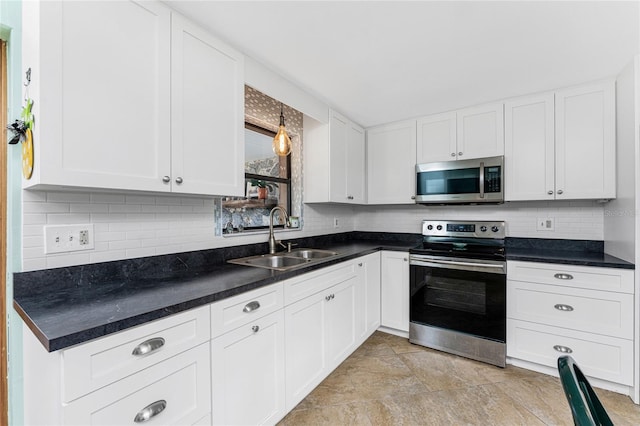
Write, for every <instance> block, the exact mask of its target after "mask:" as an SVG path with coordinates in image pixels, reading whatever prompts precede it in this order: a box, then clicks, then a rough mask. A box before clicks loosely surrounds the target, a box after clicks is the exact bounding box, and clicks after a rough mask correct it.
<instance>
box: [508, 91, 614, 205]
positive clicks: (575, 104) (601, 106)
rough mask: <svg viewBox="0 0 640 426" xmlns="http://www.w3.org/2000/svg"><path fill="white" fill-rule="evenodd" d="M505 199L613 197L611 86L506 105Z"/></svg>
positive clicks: (526, 99) (530, 98) (523, 98)
mask: <svg viewBox="0 0 640 426" xmlns="http://www.w3.org/2000/svg"><path fill="white" fill-rule="evenodd" d="M505 180H506V182H505V190H506V194H505V200H507V201H517V200H553V199H556V200H569V199H607V198H615V195H616V193H615V185H616V178H615V82H613V81H604V82H600V83H596V84H589V85H585V86H578V87H572V88H568V89H564V90H559V91H556V92H555V93H551V92H550V93H543V94H539V95H534V96H528V97H522V98H518V99H514V100H509V101H507V102H506V103H505Z"/></svg>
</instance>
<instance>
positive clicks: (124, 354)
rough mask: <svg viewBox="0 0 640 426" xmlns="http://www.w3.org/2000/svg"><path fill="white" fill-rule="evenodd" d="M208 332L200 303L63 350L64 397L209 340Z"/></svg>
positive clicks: (205, 312)
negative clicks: (188, 309) (180, 311)
mask: <svg viewBox="0 0 640 426" xmlns="http://www.w3.org/2000/svg"><path fill="white" fill-rule="evenodd" d="M209 334H210V332H209V307H208V306H203V307H201V308H198V309H193V310H190V311H187V312H183V313H180V314H177V315H172V316H170V317H168V318H165V319H161V320H158V321H154V322H151V323H148V324H144V325H141V326H139V327H135V328H132V329H130V330H126V331H123V332H120V333H117V334H112V335H109V336H106V337H103V338H101V339H98V340H95V341H93V342H89V343H85V344H82V345H78V346H75V347H73V348H70V349H67V350H64V351H62V354H61V355H62V367H63V368H62V375H63V380H62V382H63V383H62V387H63V400H64V401H65V402H68V401H72V400H74V399H76V398H78V397H80V396H82V395H85V394H87V393H89V392H92V391H94V390H96V389H99V388H101V387H103V386H106V385H108V384H110V383H113V382H115V381H117V380H119V379H121V378H123V377H125V376H129V375H131V374H133V373H136V372H138V371H140V370H142V369H143V368H147V367H149V366H151V365H153V364H156V363H158V362H160V361H163V360H165V359H167V358H169V357H172V356H174V355H176V354H178V353H180V352H184V351H186V350H187V349H190V348H193V347H195V346H197V345H199V344H200V343H203V342H206V341H207V340H209ZM136 348H139V350H140V351H141V353H140V354H138V355H134V350H135V349H136Z"/></svg>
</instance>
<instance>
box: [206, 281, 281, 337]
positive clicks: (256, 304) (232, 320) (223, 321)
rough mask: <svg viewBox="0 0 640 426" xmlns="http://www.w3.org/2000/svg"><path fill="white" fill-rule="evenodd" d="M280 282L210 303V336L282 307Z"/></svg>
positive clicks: (218, 334)
mask: <svg viewBox="0 0 640 426" xmlns="http://www.w3.org/2000/svg"><path fill="white" fill-rule="evenodd" d="M283 303H284V302H283V296H282V283H277V284H273V285H270V286H267V287H261V288H258V289H255V290H252V291H250V292H247V293H242V294H239V295H237V296H234V297H230V298H228V299H224V300H221V301H219V302H215V303H213V304H212V305H211V337H216V336H220V335H221V334H224V333H226V332H227V331H230V330H233V329H236V328H238V327H240V326H242V325H245V324H248V323H249V322H251V321H255V320H257V319H258V318H262V317H263V316H265V315H267V314H270V313H272V312H275V311H277V310H278V309H282V307H283Z"/></svg>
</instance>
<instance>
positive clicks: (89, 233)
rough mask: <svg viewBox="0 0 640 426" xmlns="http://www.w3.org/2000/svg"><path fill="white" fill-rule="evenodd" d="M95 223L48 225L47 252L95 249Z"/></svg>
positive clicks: (46, 235)
mask: <svg viewBox="0 0 640 426" xmlns="http://www.w3.org/2000/svg"><path fill="white" fill-rule="evenodd" d="M93 236H94V232H93V224H91V223H89V224H85V225H46V226H45V227H44V252H45V254H52V253H63V252H68V251H80V250H93V249H94V241H93V239H94V238H93Z"/></svg>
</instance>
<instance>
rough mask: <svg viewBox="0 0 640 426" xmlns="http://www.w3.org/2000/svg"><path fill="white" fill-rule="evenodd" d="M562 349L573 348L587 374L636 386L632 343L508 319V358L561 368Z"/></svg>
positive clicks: (577, 359)
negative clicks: (559, 361)
mask: <svg viewBox="0 0 640 426" xmlns="http://www.w3.org/2000/svg"><path fill="white" fill-rule="evenodd" d="M555 348H557V349H555ZM562 348H569V349H570V351H571V352H570V355H571V356H572V357H573V358H574V359H575V360H576V362H577V363H578V365H580V368H581V369H582V371H583V372H584V373H585V374H586V375H588V376H590V377H595V378H598V379H602V380H608V381H611V382H615V383H620V384H623V385H628V386H632V385H633V341H632V340H626V339H618V338H614V337H607V336H601V335H595V334H590V333H583V332H580V331H574V330H568V329H563V328H559V327H550V326H546V325H542V324H534V323H530V322H526V321H518V320H512V319H509V320H507V356H509V357H512V358H518V359H521V360H525V361H530V362H535V363H538V364H542V365H546V366H548V367H553V368H557V359H558V357H560V356H562V355H564V354H565V353H563V352H560V351H559V350H561V349H562Z"/></svg>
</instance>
